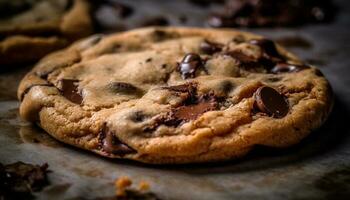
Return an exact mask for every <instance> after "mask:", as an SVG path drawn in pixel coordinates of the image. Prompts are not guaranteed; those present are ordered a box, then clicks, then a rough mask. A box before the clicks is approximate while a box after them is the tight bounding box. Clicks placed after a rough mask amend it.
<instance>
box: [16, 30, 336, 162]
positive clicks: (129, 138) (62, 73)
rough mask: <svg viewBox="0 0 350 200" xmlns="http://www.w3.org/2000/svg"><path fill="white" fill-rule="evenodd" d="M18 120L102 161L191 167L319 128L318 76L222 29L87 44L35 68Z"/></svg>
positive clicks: (24, 87) (277, 51) (141, 34)
mask: <svg viewBox="0 0 350 200" xmlns="http://www.w3.org/2000/svg"><path fill="white" fill-rule="evenodd" d="M18 98H19V99H20V100H21V106H20V114H21V116H22V118H24V119H26V120H28V121H31V122H34V123H37V124H38V125H39V126H41V127H42V128H43V129H44V130H46V131H47V132H48V133H49V134H50V135H52V136H53V137H55V138H56V139H58V140H60V141H62V142H65V143H68V144H71V145H74V146H77V147H79V148H83V149H86V150H90V151H93V152H95V153H98V154H100V155H102V156H106V157H111V158H123V159H132V160H137V161H141V162H146V163H191V162H207V161H218V160H228V159H233V158H238V157H241V156H243V155H245V154H246V153H247V152H249V151H250V150H251V149H252V148H253V147H254V146H255V145H265V146H271V147H287V146H290V145H293V144H296V143H298V142H299V141H300V140H301V139H303V138H304V137H305V136H307V135H308V134H310V133H311V131H312V130H313V129H316V128H318V127H320V126H321V125H322V123H323V122H324V121H325V120H326V119H327V117H328V115H329V113H330V111H331V108H332V91H331V88H330V85H329V83H328V82H327V80H326V79H325V77H324V76H323V75H322V73H321V72H320V71H319V70H318V69H317V68H315V67H314V66H310V65H307V64H305V63H303V62H302V61H301V60H299V59H298V58H297V57H296V56H294V55H293V54H291V53H289V52H287V51H286V50H285V49H283V48H282V47H280V46H278V45H276V44H275V43H274V42H273V41H270V40H268V39H264V38H262V37H261V36H257V35H254V34H250V33H245V32H239V31H233V30H225V29H197V28H172V27H168V28H160V27H153V28H143V29H136V30H133V31H129V32H124V33H120V34H113V35H108V36H104V35H94V36H91V37H89V38H86V39H84V40H81V41H79V42H76V43H75V44H73V45H72V46H70V47H68V48H66V49H64V50H62V51H59V52H55V53H53V54H50V55H49V56H47V57H45V58H44V59H42V60H41V61H40V62H39V63H38V64H37V66H36V67H35V68H34V69H33V70H32V71H31V72H30V73H28V74H27V75H26V77H24V79H23V80H22V82H21V84H20V87H19V89H18Z"/></svg>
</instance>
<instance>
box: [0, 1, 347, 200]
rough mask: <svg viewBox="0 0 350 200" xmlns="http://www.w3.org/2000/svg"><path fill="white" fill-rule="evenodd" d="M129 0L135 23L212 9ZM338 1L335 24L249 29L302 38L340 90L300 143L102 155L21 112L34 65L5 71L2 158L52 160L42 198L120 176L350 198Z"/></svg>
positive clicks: (215, 189) (92, 191)
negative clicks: (240, 152) (181, 153)
mask: <svg viewBox="0 0 350 200" xmlns="http://www.w3.org/2000/svg"><path fill="white" fill-rule="evenodd" d="M125 2H129V4H130V3H131V4H134V6H135V8H136V12H135V15H134V16H132V17H131V18H130V19H128V21H127V23H130V24H136V23H137V21H138V20H139V19H140V18H142V17H143V15H146V14H149V13H151V14H153V15H158V14H159V15H160V14H161V15H166V16H168V17H169V18H170V19H174V20H173V21H171V23H172V24H175V25H179V22H178V21H177V20H176V19H177V18H176V17H175V15H176V16H179V12H181V13H180V14H183V15H186V16H187V17H188V22H186V25H188V26H203V24H204V23H203V21H204V18H206V16H207V14H205V12H204V10H205V9H206V8H200V7H196V6H192V5H189V4H188V3H186V2H184V1H178V2H176V3H175V1H156V0H148V1H141V0H138V1H136V0H135V1H125ZM336 3H337V5H338V6H339V8H340V10H339V13H338V15H337V19H336V20H335V21H334V22H333V23H331V24H320V25H308V26H302V27H298V28H273V29H271V28H270V29H267V28H265V29H248V31H252V32H255V33H259V34H262V35H265V36H266V37H269V38H272V39H276V40H279V41H281V42H282V43H283V41H284V42H285V41H288V40H291V39H292V40H293V39H294V40H295V38H297V39H298V40H301V41H302V42H301V44H300V42H299V44H297V43H294V44H290V45H289V47H288V48H289V50H291V51H292V52H294V53H296V54H297V55H299V56H300V57H301V58H303V59H304V60H306V61H308V62H310V63H312V64H315V65H316V66H319V67H320V69H321V70H322V72H323V73H324V74H325V76H326V77H327V78H328V79H329V81H330V82H331V85H332V87H333V89H334V92H335V105H334V110H333V112H332V114H331V116H330V118H329V120H328V121H327V123H326V124H325V125H324V126H323V127H321V128H320V129H319V130H317V131H314V133H312V134H311V136H309V137H308V138H306V139H305V140H304V141H303V142H302V143H301V144H299V145H297V146H294V147H291V148H288V149H284V150H273V149H264V148H257V149H255V150H254V151H253V152H252V153H250V154H249V155H248V156H247V157H246V158H244V159H241V160H239V161H231V162H224V163H211V164H196V165H178V166H169V165H168V166H152V165H143V164H140V163H137V162H131V161H116V160H109V159H105V158H102V157H98V156H96V155H94V154H91V153H88V152H85V151H82V150H79V149H76V148H72V147H70V146H66V145H64V144H62V143H59V142H56V141H55V140H53V139H52V138H51V137H50V136H48V135H47V134H45V133H44V132H43V131H42V130H40V129H39V128H37V127H35V126H33V125H31V124H29V123H27V122H24V121H22V120H21V119H20V118H19V115H18V106H19V103H18V101H17V99H16V90H17V85H18V83H19V81H20V79H21V78H22V77H23V75H24V74H25V73H26V72H27V71H28V70H29V69H30V66H28V67H24V68H21V69H13V70H10V71H7V72H1V73H0V162H1V163H11V162H15V161H24V162H28V163H35V164H42V163H45V162H47V163H48V164H49V166H50V167H49V169H50V170H52V172H51V173H49V180H50V183H51V184H50V185H49V186H48V187H46V188H45V189H44V190H43V191H42V192H40V193H36V196H37V197H38V199H80V198H83V197H84V198H93V197H101V196H110V195H112V194H113V193H114V187H113V181H114V180H115V179H116V178H118V177H120V176H129V177H130V178H131V179H133V181H135V182H139V181H140V180H146V181H148V182H149V183H150V185H151V190H152V191H153V192H155V193H156V194H157V195H158V196H159V197H160V198H164V199H202V200H205V199H208V200H213V199H236V198H237V199H287V200H288V199H350V126H348V125H349V124H348V123H349V120H350V112H349V109H350V89H349V87H350V54H349V52H350V28H349V27H350V1H346V0H338V1H336ZM136 5H137V7H136ZM203 9H204V10H203ZM130 27H133V26H132V25H131V26H130Z"/></svg>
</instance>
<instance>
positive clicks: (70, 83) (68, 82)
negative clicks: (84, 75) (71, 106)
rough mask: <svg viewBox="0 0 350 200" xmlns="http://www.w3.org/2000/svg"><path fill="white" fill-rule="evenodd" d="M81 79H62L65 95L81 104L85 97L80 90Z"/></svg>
mask: <svg viewBox="0 0 350 200" xmlns="http://www.w3.org/2000/svg"><path fill="white" fill-rule="evenodd" d="M78 83H79V80H75V79H62V80H60V84H61V89H60V90H61V92H62V95H63V96H64V97H66V98H67V99H68V100H70V101H71V102H73V103H76V104H81V103H82V101H83V97H82V95H81V92H80V91H79V90H78V86H79V85H78Z"/></svg>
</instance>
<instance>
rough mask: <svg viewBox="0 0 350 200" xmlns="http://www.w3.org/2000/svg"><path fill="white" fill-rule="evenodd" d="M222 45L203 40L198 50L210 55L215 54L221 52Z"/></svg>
mask: <svg viewBox="0 0 350 200" xmlns="http://www.w3.org/2000/svg"><path fill="white" fill-rule="evenodd" d="M223 46H224V45H223V44H219V43H215V42H210V41H208V40H204V41H203V42H202V43H201V44H200V49H201V51H202V52H203V53H205V54H209V55H212V54H214V53H216V52H219V51H221V50H222V47H223Z"/></svg>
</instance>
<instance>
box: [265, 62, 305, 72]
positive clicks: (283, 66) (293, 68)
mask: <svg viewBox="0 0 350 200" xmlns="http://www.w3.org/2000/svg"><path fill="white" fill-rule="evenodd" d="M309 68H310V67H309V66H307V65H295V64H288V63H277V64H276V65H275V66H274V67H273V68H272V69H271V70H270V72H271V73H273V74H279V73H290V72H299V71H301V70H304V69H309Z"/></svg>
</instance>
